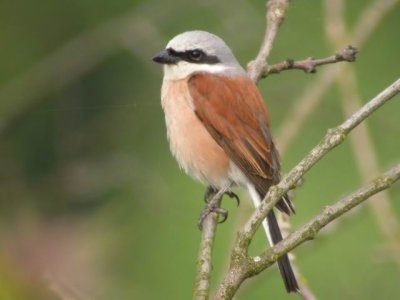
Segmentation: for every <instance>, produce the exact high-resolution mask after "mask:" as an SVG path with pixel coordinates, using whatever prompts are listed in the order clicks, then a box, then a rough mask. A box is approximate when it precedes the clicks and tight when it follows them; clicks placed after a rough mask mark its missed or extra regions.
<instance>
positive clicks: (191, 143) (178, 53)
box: [153, 31, 299, 292]
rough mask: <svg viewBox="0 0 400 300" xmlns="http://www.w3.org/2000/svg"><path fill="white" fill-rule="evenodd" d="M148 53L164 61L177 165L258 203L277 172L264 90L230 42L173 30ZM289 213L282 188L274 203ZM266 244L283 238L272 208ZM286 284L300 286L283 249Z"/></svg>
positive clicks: (167, 107) (290, 208) (289, 288)
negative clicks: (241, 189) (243, 190)
mask: <svg viewBox="0 0 400 300" xmlns="http://www.w3.org/2000/svg"><path fill="white" fill-rule="evenodd" d="M153 61H155V62H157V63H160V64H163V65H164V79H163V84H162V90H161V103H162V108H163V110H164V113H165V121H166V127H167V136H168V140H169V143H170V148H171V152H172V154H173V155H174V157H175V158H176V160H177V161H178V163H179V165H180V167H181V168H182V169H183V170H184V171H185V172H186V173H187V174H188V175H190V176H191V177H193V178H194V179H196V180H198V181H200V182H201V183H203V184H204V185H206V186H208V187H209V188H210V189H212V190H224V191H230V187H232V186H239V187H244V188H246V189H247V190H248V191H249V193H250V197H251V199H252V201H253V203H254V205H255V206H258V205H259V204H260V202H261V200H262V199H263V198H264V196H265V195H266V193H267V192H268V189H269V188H270V186H271V185H273V184H276V183H278V182H279V180H280V161H279V154H278V151H277V149H276V147H275V145H274V142H273V139H272V136H271V132H270V127H269V117H268V112H267V109H266V107H265V104H264V101H263V98H262V96H261V94H260V92H259V91H258V89H257V87H256V85H255V84H254V83H253V81H252V80H251V79H250V78H249V76H248V75H247V73H246V71H245V70H244V69H243V68H242V67H241V66H240V64H239V63H238V62H237V60H236V58H235V56H234V55H233V53H232V51H231V49H230V48H229V47H228V46H227V45H226V44H225V42H224V41H223V40H222V39H221V38H219V37H218V36H216V35H214V34H211V33H209V32H205V31H188V32H184V33H182V34H179V35H177V36H175V37H174V38H173V39H172V40H171V41H169V43H168V44H167V46H166V49H165V50H163V51H162V52H160V53H158V54H157V55H156V56H154V58H153ZM276 208H277V209H279V210H280V211H282V212H284V213H286V214H291V213H293V212H294V208H293V205H292V203H291V201H290V199H289V198H288V197H287V196H284V197H283V198H282V199H281V200H280V201H279V202H278V203H277V205H276ZM263 225H264V228H265V230H266V232H267V237H268V240H269V242H270V244H271V245H274V244H276V243H278V242H279V241H281V240H282V234H281V231H280V229H279V226H278V222H277V220H276V217H275V213H274V211H271V212H270V213H269V214H268V216H267V218H266V220H264V222H263ZM278 265H279V269H280V272H281V275H282V278H283V281H284V283H285V287H286V290H287V291H288V292H297V291H298V290H299V287H298V284H297V281H296V278H295V275H294V273H293V270H292V267H291V265H290V262H289V259H288V256H287V255H284V256H282V257H280V258H279V260H278Z"/></svg>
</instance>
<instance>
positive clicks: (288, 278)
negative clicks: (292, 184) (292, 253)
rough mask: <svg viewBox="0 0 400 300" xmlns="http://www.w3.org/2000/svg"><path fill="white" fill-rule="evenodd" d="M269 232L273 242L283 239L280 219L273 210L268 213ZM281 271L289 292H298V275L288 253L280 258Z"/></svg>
mask: <svg viewBox="0 0 400 300" xmlns="http://www.w3.org/2000/svg"><path fill="white" fill-rule="evenodd" d="M267 221H268V227H269V233H270V235H271V239H272V242H273V244H274V245H275V244H277V243H278V242H280V241H281V240H282V233H281V230H280V229H279V225H278V221H277V220H276V217H275V213H274V211H273V210H271V212H270V213H269V214H268V215H267ZM278 266H279V271H280V272H281V276H282V279H283V282H284V283H285V287H286V290H287V292H288V293H290V292H294V293H296V292H298V291H299V285H298V284H297V280H296V277H295V276H294V273H293V269H292V266H291V265H290V261H289V257H288V255H287V254H285V255H283V256H282V257H280V258H279V260H278Z"/></svg>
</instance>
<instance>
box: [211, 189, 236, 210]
mask: <svg viewBox="0 0 400 300" xmlns="http://www.w3.org/2000/svg"><path fill="white" fill-rule="evenodd" d="M217 192H218V190H217V189H216V188H215V187H212V186H208V187H207V189H206V192H205V193H204V202H205V203H208V202H210V200H211V199H212V197H213V196H214V195H215V194H216V193H217ZM224 195H227V196H228V197H229V198H231V199H235V200H236V205H237V206H239V205H240V199H239V196H238V195H236V193H234V192H232V191H231V190H230V189H228V190H227V191H225V193H224Z"/></svg>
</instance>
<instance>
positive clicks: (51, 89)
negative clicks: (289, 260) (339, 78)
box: [0, 0, 400, 300]
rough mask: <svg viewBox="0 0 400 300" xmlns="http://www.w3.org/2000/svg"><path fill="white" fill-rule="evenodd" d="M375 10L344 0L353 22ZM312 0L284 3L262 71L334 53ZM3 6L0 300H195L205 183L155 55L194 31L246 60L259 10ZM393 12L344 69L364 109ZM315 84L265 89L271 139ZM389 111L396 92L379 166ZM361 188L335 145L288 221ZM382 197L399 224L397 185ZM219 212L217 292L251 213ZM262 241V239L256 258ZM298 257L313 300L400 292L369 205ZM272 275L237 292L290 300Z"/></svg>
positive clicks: (395, 144)
mask: <svg viewBox="0 0 400 300" xmlns="http://www.w3.org/2000/svg"><path fill="white" fill-rule="evenodd" d="M370 2H371V1H348V5H347V7H346V19H347V21H348V25H349V26H353V25H354V24H355V23H356V21H355V20H356V19H357V18H358V16H359V15H360V12H361V11H362V10H363V9H364V8H365V7H366V6H367V5H368V4H369V3H370ZM322 4H323V3H322V2H321V1H291V6H290V9H289V13H288V15H287V18H286V21H285V24H284V26H283V27H282V30H281V31H280V33H279V36H278V39H277V41H276V44H275V47H274V49H273V53H272V56H271V58H270V61H271V62H278V61H281V60H283V59H286V58H288V57H290V58H304V57H308V56H310V55H312V56H318V57H323V56H327V55H331V54H332V50H331V49H330V48H329V43H328V42H327V40H326V37H325V34H324V7H323V5H322ZM0 7H1V9H0V42H1V47H0V245H1V248H0V300H8V299H10V300H19V299H30V300H34V299H121V300H123V299H189V298H190V297H191V295H192V288H193V284H194V273H195V264H196V261H195V259H196V255H197V250H198V242H199V238H200V234H199V231H198V229H197V227H196V220H197V216H198V214H199V212H200V210H201V208H202V205H203V201H202V193H203V191H204V188H203V187H202V186H201V185H199V184H198V183H196V182H193V181H192V180H191V179H190V178H188V177H187V176H185V175H184V174H182V172H180V170H179V169H178V167H177V165H176V163H175V161H174V160H173V158H172V157H171V155H170V153H169V149H168V144H167V141H166V137H165V128H164V120H163V114H162V110H161V106H160V100H159V90H160V84H161V79H162V70H161V68H160V66H158V65H153V64H152V62H151V60H150V58H151V57H152V55H153V54H154V53H156V52H157V51H159V50H160V49H162V48H163V47H164V46H165V44H166V43H167V41H168V40H169V39H170V38H171V37H173V36H174V35H176V34H177V33H180V32H182V31H186V30H190V29H203V30H207V31H211V32H214V33H216V34H218V35H220V36H221V37H223V38H224V39H225V41H226V42H227V43H228V44H229V45H230V46H231V47H232V49H233V50H234V52H235V53H236V54H237V57H238V59H239V60H240V62H241V63H242V64H243V65H246V63H247V62H248V61H249V60H251V59H252V58H254V57H255V54H256V53H257V50H258V47H259V45H260V42H261V37H262V34H263V31H264V14H265V1H264V0H263V1H261V0H256V1H237V2H235V3H232V1H227V0H221V1H192V2H191V3H190V5H188V4H187V2H186V1H182V0H174V1H165V2H160V1H154V0H150V1H139V0H137V1H128V0H115V1H105V0H96V1H94V0H70V1H62V0H56V1H54V0H40V1H26V0H25V1H24V0H14V1H4V0H3V1H1V5H0ZM399 14H400V7H399V5H397V6H396V9H395V10H393V11H391V12H390V13H389V14H387V15H386V16H385V17H384V20H383V22H381V23H380V24H379V26H378V27H377V28H376V30H375V31H374V33H373V35H372V36H371V37H370V39H369V41H368V42H367V43H366V44H365V46H364V47H363V48H362V49H360V50H361V51H360V55H359V59H358V60H357V62H356V63H355V64H353V67H354V68H355V70H356V72H357V75H358V79H359V87H358V88H359V92H360V94H361V95H362V99H363V101H367V100H368V99H370V98H371V97H373V96H374V95H375V94H377V93H378V92H379V91H380V90H381V89H382V88H384V87H385V86H387V85H388V84H389V83H391V82H392V81H393V80H394V79H396V77H398V75H399V69H400V65H399V59H398V53H400V42H399V41H400V36H399V30H398V29H399V28H400V18H399ZM355 46H357V45H355ZM74 47H75V48H74ZM71 49H73V50H71ZM329 67H330V66H325V67H324V68H329ZM315 76H318V74H317V75H305V74H303V73H301V72H298V71H292V72H284V73H282V74H280V75H274V76H270V77H268V79H266V80H264V81H262V82H261V83H260V89H261V91H262V93H263V95H264V96H265V99H266V102H267V103H268V106H269V109H270V113H271V117H272V126H273V127H272V128H273V131H274V133H275V135H277V134H279V128H280V124H281V122H282V120H283V117H284V116H285V113H286V112H287V109H288V107H291V105H292V104H293V103H295V101H296V99H297V98H298V97H299V95H301V94H302V92H303V91H304V90H305V88H306V87H307V85H308V84H310V83H311V82H312V81H313V80H314V78H315ZM338 97H339V94H338V92H337V91H336V88H335V87H333V88H331V89H330V90H329V91H328V93H326V94H325V95H324V99H323V101H322V103H321V105H319V107H318V108H317V110H316V111H315V112H314V114H313V115H312V116H311V117H310V118H309V120H308V121H307V124H306V126H305V127H304V128H303V129H302V134H301V135H300V136H298V138H297V139H296V140H295V141H294V142H293V144H292V145H291V147H290V150H289V151H287V154H286V155H285V157H284V158H283V165H284V169H285V170H288V169H289V168H290V167H291V166H293V165H294V164H295V163H296V162H297V161H298V160H299V159H300V158H302V156H303V155H304V154H305V153H307V151H308V150H309V149H310V148H311V147H312V146H313V145H315V143H316V142H317V141H319V139H320V138H321V137H322V136H323V134H324V132H325V131H326V129H327V128H330V127H333V126H335V125H336V124H339V123H340V122H341V121H342V120H343V118H344V117H343V113H342V111H341V108H340V104H339V101H338ZM399 112H400V102H399V101H398V99H396V100H395V101H393V102H392V103H389V104H388V105H386V106H385V107H383V108H382V109H380V110H379V111H378V112H377V113H376V114H374V115H373V116H372V117H371V118H370V119H369V122H368V124H369V125H370V129H371V134H372V139H373V141H374V143H375V147H376V151H377V153H378V159H379V162H380V164H381V166H382V170H384V169H385V168H386V167H388V166H390V165H391V164H393V163H395V162H396V161H398V159H399V153H400V151H399V150H400V142H399V139H398V136H399V132H400V122H399ZM372 177H373V174H371V178H372ZM360 184H361V180H360V176H359V174H358V171H357V169H356V166H355V163H354V156H353V154H352V152H351V149H350V147H349V144H348V143H345V144H344V145H342V146H341V147H339V148H338V149H335V150H334V151H333V152H332V153H330V154H329V155H328V156H327V157H326V159H324V160H323V161H321V163H320V164H318V166H316V167H315V168H314V169H313V170H311V171H310V172H309V174H308V175H307V176H306V180H305V183H304V185H303V186H302V188H301V189H299V190H298V192H297V193H296V197H295V202H296V206H297V212H298V213H297V215H296V216H295V217H294V218H293V224H294V226H295V227H296V226H299V225H301V224H303V223H304V222H305V221H307V220H308V219H309V218H310V217H312V216H313V215H315V214H316V213H318V212H319V211H320V210H321V208H322V207H324V206H325V205H328V204H330V203H333V202H334V201H336V200H337V199H339V198H340V197H341V196H343V195H345V194H346V193H348V192H350V191H352V190H353V189H355V188H356V187H358V186H359V185H360ZM390 195H391V197H392V199H393V200H394V201H393V202H392V203H393V207H394V208H395V210H396V214H397V215H399V213H400V202H399V201H397V200H398V199H399V197H400V188H399V185H395V186H394V187H393V188H392V189H391V190H390ZM242 197H243V198H245V195H244V194H242ZM224 206H225V207H226V208H227V209H229V211H230V217H229V219H228V221H227V222H226V223H225V224H223V225H221V226H220V227H219V229H218V236H217V242H216V245H215V255H214V256H215V266H214V283H213V286H214V287H215V285H216V284H217V281H218V279H220V278H221V276H222V274H223V271H224V270H225V268H226V265H227V263H228V260H229V245H230V244H231V243H232V241H233V239H234V237H235V228H238V226H240V225H241V224H242V223H243V222H244V220H245V218H246V216H248V215H249V214H250V212H251V210H252V209H251V207H250V206H249V205H248V204H247V203H246V201H242V205H241V207H240V208H239V209H237V208H236V207H235V205H234V204H233V203H231V202H229V201H226V202H225V203H224ZM264 247H265V241H264V239H263V238H262V237H261V236H260V237H257V240H256V241H255V243H254V245H253V249H252V251H254V252H256V251H259V250H261V249H263V248H264ZM295 253H296V254H297V257H298V263H299V266H300V267H301V270H302V272H303V273H304V275H305V277H306V279H307V281H308V282H309V284H310V286H311V287H312V289H313V290H314V291H315V293H316V294H317V295H318V296H319V297H320V298H321V299H378V298H379V299H394V298H396V297H395V295H397V296H398V295H400V286H399V284H398V281H399V277H400V271H399V266H398V265H397V266H396V264H395V263H394V262H393V260H392V259H391V257H390V256H389V255H387V249H386V248H385V240H384V239H383V237H382V235H381V233H380V232H379V229H378V228H377V226H376V224H375V221H374V219H373V218H372V217H371V213H370V211H369V210H367V209H362V210H361V211H360V212H359V213H358V214H355V215H353V216H352V217H351V218H345V219H344V221H343V222H342V223H340V226H337V228H336V229H335V231H334V232H332V233H329V234H326V235H322V236H320V238H319V239H317V240H316V241H314V242H312V243H308V244H306V245H304V246H302V247H300V248H298V249H297V250H296V251H295ZM280 281H281V279H280V276H279V272H278V271H277V269H276V268H271V269H269V270H268V271H266V272H265V273H263V274H262V275H260V276H258V277H257V278H255V279H253V280H250V281H249V282H246V283H245V284H244V286H243V287H242V289H241V291H240V295H239V297H238V298H240V299H262V298H265V297H273V298H274V299H289V298H290V297H291V298H293V296H288V295H286V293H285V291H284V288H283V285H282V283H281V282H280Z"/></svg>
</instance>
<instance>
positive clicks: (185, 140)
mask: <svg viewBox="0 0 400 300" xmlns="http://www.w3.org/2000/svg"><path fill="white" fill-rule="evenodd" d="M161 103H162V107H163V110H164V113H165V122H166V126H167V135H168V140H169V143H170V148H171V152H172V154H173V155H174V157H175V158H176V160H177V161H178V163H179V165H180V166H181V168H183V169H184V170H185V172H186V173H187V174H189V175H190V176H192V177H193V178H195V179H197V180H199V181H201V182H203V183H204V184H208V185H210V184H211V185H213V186H215V187H221V186H223V185H224V184H226V181H227V177H228V172H229V158H228V156H227V155H226V154H225V152H224V150H223V149H222V148H221V147H220V146H219V145H218V144H217V143H216V142H215V141H214V139H213V138H212V137H211V135H210V134H209V133H208V132H207V130H206V129H205V128H204V126H203V124H202V123H201V122H200V120H199V119H198V118H197V116H196V115H195V113H194V110H193V103H192V101H191V96H190V94H189V91H188V87H187V81H186V79H182V80H174V81H172V80H171V81H164V83H163V88H162V96H161Z"/></svg>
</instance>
